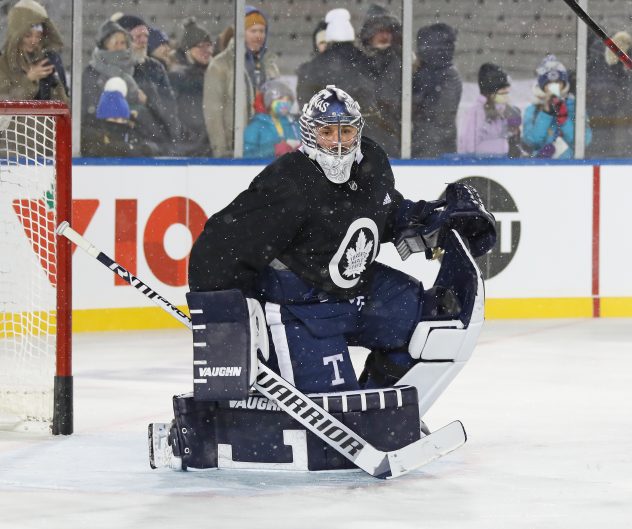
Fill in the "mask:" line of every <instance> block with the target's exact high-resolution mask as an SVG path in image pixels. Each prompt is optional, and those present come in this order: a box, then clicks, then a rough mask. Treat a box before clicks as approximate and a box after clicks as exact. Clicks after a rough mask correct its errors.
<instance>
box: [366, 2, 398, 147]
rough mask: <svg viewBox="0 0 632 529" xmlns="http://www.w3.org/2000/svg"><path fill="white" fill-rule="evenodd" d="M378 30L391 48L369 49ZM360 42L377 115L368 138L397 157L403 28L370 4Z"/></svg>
mask: <svg viewBox="0 0 632 529" xmlns="http://www.w3.org/2000/svg"><path fill="white" fill-rule="evenodd" d="M379 31H388V32H389V33H391V36H392V44H391V46H390V47H388V48H386V49H383V50H380V49H375V48H373V47H372V46H371V39H372V38H373V37H374V36H375V35H376V34H377V33H378V32H379ZM360 40H361V42H362V46H363V48H364V51H365V53H366V55H367V58H368V63H369V71H370V75H371V79H372V81H373V83H374V87H375V100H376V106H377V116H376V119H375V126H374V127H373V130H372V135H371V137H372V138H373V139H374V140H375V141H376V142H378V143H379V144H380V145H381V146H382V148H383V149H384V150H385V151H386V153H387V154H388V155H389V156H390V157H395V158H399V156H400V135H401V113H402V106H401V99H402V25H401V23H400V22H399V20H398V19H397V18H396V17H395V16H393V15H391V14H390V13H389V12H388V11H387V10H386V9H385V8H383V7H381V6H378V5H371V6H370V7H369V9H368V11H367V15H366V18H365V20H364V24H363V25H362V29H361V30H360Z"/></svg>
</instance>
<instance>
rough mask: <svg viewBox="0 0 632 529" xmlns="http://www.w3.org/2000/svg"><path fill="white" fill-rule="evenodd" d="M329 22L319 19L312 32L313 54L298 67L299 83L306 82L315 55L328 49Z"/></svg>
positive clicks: (297, 76)
mask: <svg viewBox="0 0 632 529" xmlns="http://www.w3.org/2000/svg"><path fill="white" fill-rule="evenodd" d="M326 35H327V22H325V21H324V20H319V21H318V24H316V27H315V28H314V31H313V32H312V54H311V56H310V58H309V60H308V61H305V62H304V63H302V64H300V65H299V67H298V68H297V69H296V79H297V84H302V83H304V82H305V78H306V75H307V74H308V72H309V69H310V63H311V61H312V59H313V58H314V57H316V56H317V55H319V54H321V53H323V52H324V51H325V50H326V49H327V38H326Z"/></svg>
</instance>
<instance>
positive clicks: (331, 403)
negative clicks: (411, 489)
mask: <svg viewBox="0 0 632 529" xmlns="http://www.w3.org/2000/svg"><path fill="white" fill-rule="evenodd" d="M310 398H312V399H313V400H314V402H315V403H317V404H318V405H320V406H322V407H323V408H324V409H325V410H327V411H329V413H331V414H332V415H333V416H334V417H335V418H337V419H338V420H340V421H341V422H342V423H343V424H345V425H346V426H348V427H349V428H350V429H351V430H353V431H354V432H356V433H357V434H358V435H360V436H361V437H363V438H364V439H365V440H366V441H368V442H369V443H371V444H372V445H373V446H374V447H375V448H377V449H378V450H384V451H391V450H397V449H399V448H402V447H404V446H405V445H408V444H410V443H412V442H414V441H416V440H418V439H419V438H420V437H421V435H420V422H419V408H418V400H417V390H416V388H415V387H413V386H400V387H393V388H384V389H377V390H364V391H349V392H343V393H328V394H322V395H310ZM173 406H174V412H175V417H176V418H175V425H174V427H172V433H171V436H170V437H171V443H172V445H173V449H174V454H175V455H177V456H179V457H182V462H183V463H184V465H185V466H186V467H190V468H214V467H219V468H247V469H261V470H279V469H280V470H283V469H285V470H340V469H348V468H356V467H355V466H354V465H353V463H351V462H350V461H349V460H347V459H346V458H345V457H344V456H342V455H341V454H339V453H338V452H337V451H336V450H335V449H334V448H332V447H331V446H329V445H327V444H326V443H325V442H324V441H322V440H321V439H320V438H318V437H317V436H316V435H314V434H313V433H311V432H309V431H307V430H306V429H305V428H304V427H303V426H302V425H301V424H299V423H298V422H296V421H295V420H294V419H292V418H291V417H290V416H289V415H287V414H286V413H285V412H283V411H282V410H280V409H279V408H278V407H277V406H276V404H275V403H274V402H273V401H270V400H269V399H267V398H266V397H264V396H262V395H260V394H258V393H253V394H251V395H250V396H249V397H248V399H246V400H240V401H228V402H221V403H217V402H199V401H195V400H194V399H193V395H192V394H185V395H176V396H175V397H174V398H173Z"/></svg>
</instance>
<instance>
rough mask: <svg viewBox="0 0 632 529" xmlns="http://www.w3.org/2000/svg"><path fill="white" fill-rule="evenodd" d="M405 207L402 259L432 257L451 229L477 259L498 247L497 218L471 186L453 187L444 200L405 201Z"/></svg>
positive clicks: (400, 242)
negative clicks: (414, 256)
mask: <svg viewBox="0 0 632 529" xmlns="http://www.w3.org/2000/svg"><path fill="white" fill-rule="evenodd" d="M402 207H403V208H404V209H403V212H402V214H401V215H400V219H402V221H400V227H399V229H398V230H397V235H396V237H395V247H396V248H397V251H398V253H399V255H400V257H401V258H402V260H406V259H408V257H410V255H411V254H413V253H416V252H425V253H426V257H427V258H429V259H430V258H432V257H433V256H434V252H433V250H435V249H436V248H441V247H442V242H443V238H444V237H445V233H446V232H447V231H448V230H450V229H454V230H456V231H458V232H459V233H460V234H461V236H462V237H463V238H464V239H465V241H466V242H467V244H468V246H469V250H470V253H471V254H472V255H473V256H474V257H479V256H481V255H484V254H486V253H487V252H488V251H489V250H491V249H492V248H493V247H494V245H495V244H496V219H495V218H494V215H492V214H491V213H490V212H489V211H487V209H485V205H484V204H483V201H482V200H481V198H480V196H479V194H478V192H477V191H476V189H474V188H473V187H472V186H470V185H467V184H459V183H453V184H449V185H448V187H447V188H446V191H445V198H444V199H440V200H433V201H429V202H426V201H424V200H420V201H419V202H416V203H414V202H409V201H405V203H404V204H403V206H402Z"/></svg>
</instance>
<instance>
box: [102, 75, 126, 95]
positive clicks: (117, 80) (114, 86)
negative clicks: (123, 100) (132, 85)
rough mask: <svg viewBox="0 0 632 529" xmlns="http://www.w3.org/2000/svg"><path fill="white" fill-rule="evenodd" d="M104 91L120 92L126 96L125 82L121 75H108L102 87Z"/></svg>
mask: <svg viewBox="0 0 632 529" xmlns="http://www.w3.org/2000/svg"><path fill="white" fill-rule="evenodd" d="M103 91H104V92H120V93H121V94H122V95H123V97H127V83H126V82H125V81H124V80H123V79H122V78H121V77H110V78H109V79H108V81H107V83H105V86H104V87H103Z"/></svg>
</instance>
